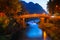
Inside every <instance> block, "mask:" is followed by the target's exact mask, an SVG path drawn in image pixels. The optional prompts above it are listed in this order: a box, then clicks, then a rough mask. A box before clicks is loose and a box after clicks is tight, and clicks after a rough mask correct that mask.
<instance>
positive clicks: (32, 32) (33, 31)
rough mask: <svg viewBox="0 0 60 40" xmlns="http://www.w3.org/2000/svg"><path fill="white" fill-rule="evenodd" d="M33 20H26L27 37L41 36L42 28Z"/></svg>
mask: <svg viewBox="0 0 60 40" xmlns="http://www.w3.org/2000/svg"><path fill="white" fill-rule="evenodd" d="M38 21H39V20H38ZM38 21H36V20H35V22H34V21H29V22H27V24H29V25H28V27H27V28H26V36H27V37H29V38H37V37H42V30H41V29H40V28H39V27H38V24H37V23H36V22H38Z"/></svg>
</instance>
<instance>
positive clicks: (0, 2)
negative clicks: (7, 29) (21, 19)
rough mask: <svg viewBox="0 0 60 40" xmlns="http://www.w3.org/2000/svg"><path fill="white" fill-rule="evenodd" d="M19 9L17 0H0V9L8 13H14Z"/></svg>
mask: <svg viewBox="0 0 60 40" xmlns="http://www.w3.org/2000/svg"><path fill="white" fill-rule="evenodd" d="M21 10H22V8H21V3H20V2H19V1H18V0H0V11H2V12H5V13H6V14H8V15H11V14H12V15H14V14H15V15H16V13H18V12H21Z"/></svg>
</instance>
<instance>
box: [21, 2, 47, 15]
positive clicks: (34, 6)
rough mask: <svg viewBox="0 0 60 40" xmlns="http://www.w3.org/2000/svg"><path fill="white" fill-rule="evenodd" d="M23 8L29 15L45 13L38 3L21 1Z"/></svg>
mask: <svg viewBox="0 0 60 40" xmlns="http://www.w3.org/2000/svg"><path fill="white" fill-rule="evenodd" d="M21 3H22V4H23V8H24V9H25V10H26V11H27V12H29V13H31V14H32V13H38V14H39V13H47V12H46V11H45V10H44V9H43V8H42V7H41V6H40V5H39V4H38V3H33V2H29V3H27V2H25V1H21Z"/></svg>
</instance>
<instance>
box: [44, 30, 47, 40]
mask: <svg viewBox="0 0 60 40" xmlns="http://www.w3.org/2000/svg"><path fill="white" fill-rule="evenodd" d="M46 38H47V36H46V32H45V31H44V40H46Z"/></svg>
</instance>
